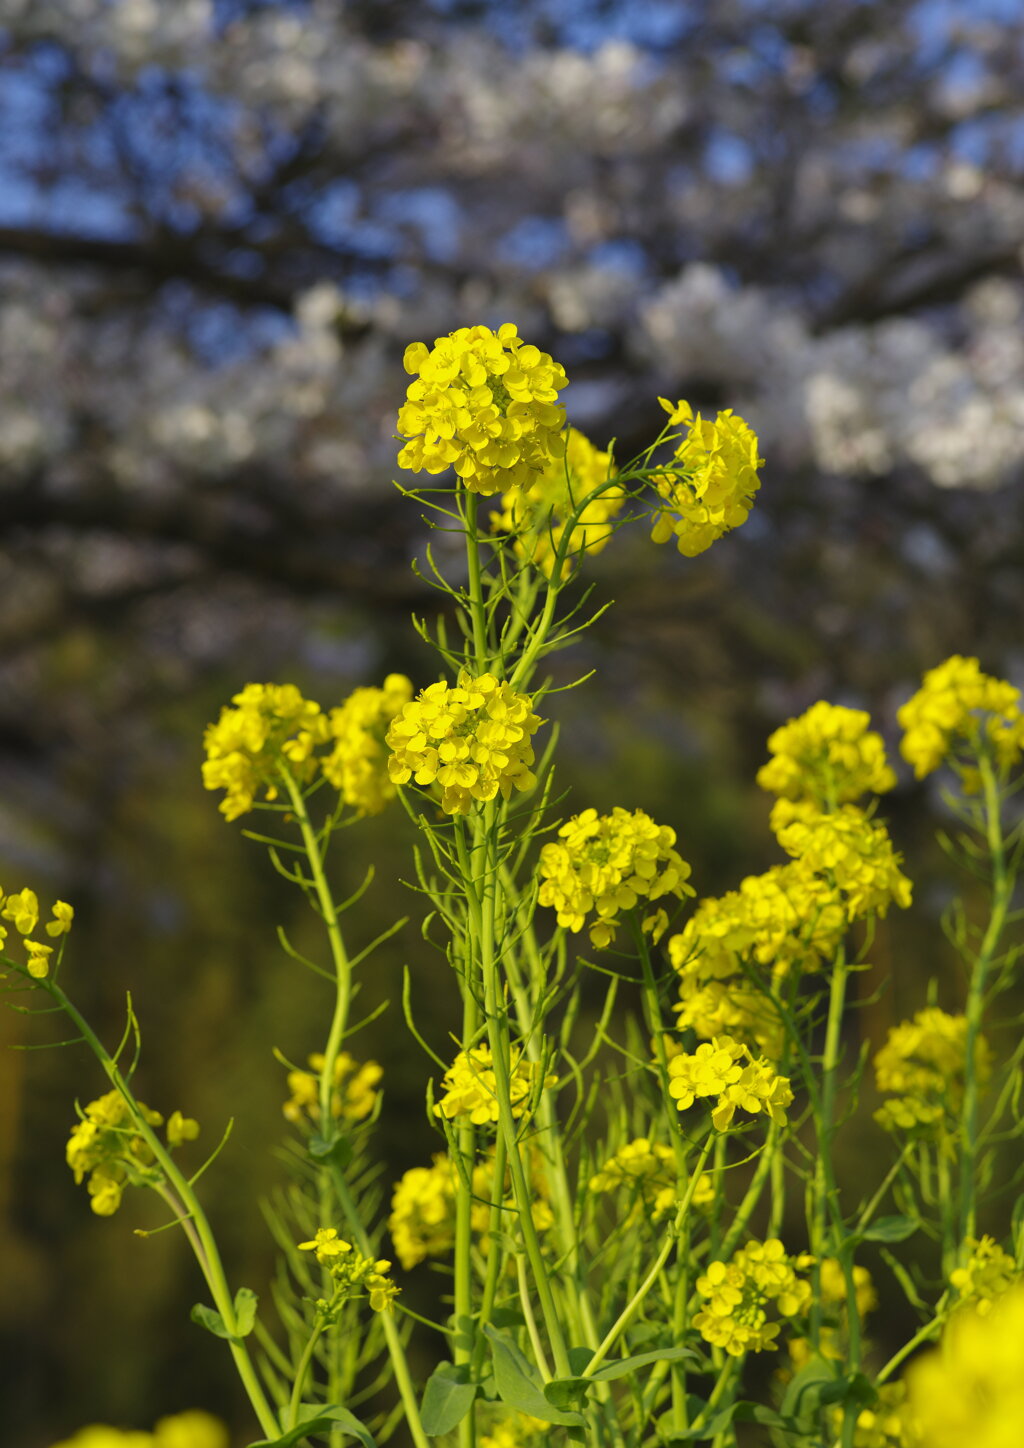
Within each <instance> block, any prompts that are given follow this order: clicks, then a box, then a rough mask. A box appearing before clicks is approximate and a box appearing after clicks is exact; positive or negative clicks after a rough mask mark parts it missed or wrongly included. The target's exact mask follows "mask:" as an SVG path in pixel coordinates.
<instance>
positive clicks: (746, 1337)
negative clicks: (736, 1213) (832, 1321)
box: [693, 1237, 811, 1357]
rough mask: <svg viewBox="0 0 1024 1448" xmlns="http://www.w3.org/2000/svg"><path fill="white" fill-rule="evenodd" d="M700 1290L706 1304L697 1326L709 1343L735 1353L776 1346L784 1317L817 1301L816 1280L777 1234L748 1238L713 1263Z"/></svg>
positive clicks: (710, 1264)
mask: <svg viewBox="0 0 1024 1448" xmlns="http://www.w3.org/2000/svg"><path fill="white" fill-rule="evenodd" d="M697 1291H698V1292H699V1293H700V1295H701V1296H702V1297H703V1298H705V1299H706V1305H705V1306H704V1307H702V1309H701V1311H700V1312H698V1313H697V1314H696V1316H695V1317H694V1319H693V1325H694V1327H696V1328H697V1329H698V1330H699V1332H700V1334H701V1336H702V1337H703V1338H704V1340H705V1342H709V1343H711V1344H712V1345H713V1346H715V1347H721V1348H724V1349H725V1351H726V1352H727V1353H729V1354H730V1355H731V1356H732V1357H742V1356H743V1355H744V1353H747V1352H764V1351H765V1350H770V1351H774V1350H775V1348H776V1347H777V1346H778V1344H777V1343H776V1341H775V1339H776V1338H777V1337H778V1335H779V1329H780V1326H781V1324H780V1323H779V1322H777V1321H769V1316H768V1314H769V1312H774V1313H776V1314H777V1315H778V1316H779V1317H781V1318H786V1317H790V1318H792V1317H798V1316H800V1314H801V1313H803V1312H806V1310H807V1308H808V1307H809V1306H810V1301H811V1284H810V1283H809V1282H808V1281H807V1279H806V1278H803V1277H800V1276H798V1275H797V1272H796V1271H795V1270H794V1265H793V1261H792V1259H791V1258H789V1257H787V1255H786V1249H785V1247H784V1246H783V1245H782V1243H781V1242H780V1241H779V1239H778V1238H777V1237H771V1238H769V1239H768V1241H766V1242H748V1243H747V1245H746V1247H743V1248H741V1249H740V1251H738V1252H736V1253H735V1255H734V1256H733V1257H732V1258H731V1259H730V1261H728V1262H710V1263H709V1264H708V1270H707V1272H706V1273H705V1274H704V1276H703V1277H698V1279H697Z"/></svg>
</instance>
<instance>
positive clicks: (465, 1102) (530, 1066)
mask: <svg viewBox="0 0 1024 1448" xmlns="http://www.w3.org/2000/svg"><path fill="white" fill-rule="evenodd" d="M509 1065H510V1069H509V1083H508V1089H509V1098H510V1100H511V1103H512V1115H513V1116H515V1117H521V1116H523V1115H524V1114H525V1112H526V1110H527V1108H528V1106H529V1098H530V1097H531V1096H533V1095H534V1093H535V1092H536V1091H537V1090H538V1089H539V1087H540V1086H553V1085H554V1084H555V1081H556V1080H557V1077H555V1076H545V1077H544V1078H543V1080H541V1079H540V1067H539V1066H538V1065H536V1064H535V1063H534V1062H533V1061H527V1060H526V1059H525V1058H524V1057H523V1055H522V1052H521V1051H520V1050H519V1049H518V1048H516V1047H513V1048H512V1059H511V1061H510V1063H509ZM441 1084H442V1085H443V1087H444V1095H443V1096H442V1097H441V1100H440V1101H439V1102H438V1103H437V1105H436V1106H435V1107H434V1114H435V1115H436V1116H445V1117H447V1118H448V1120H449V1121H451V1120H454V1119H455V1118H456V1117H459V1116H468V1117H469V1119H470V1121H471V1122H472V1123H473V1125H474V1126H488V1125H490V1126H494V1125H496V1124H497V1121H498V1084H497V1078H496V1077H495V1074H494V1058H493V1057H492V1055H491V1048H490V1046H473V1047H472V1049H471V1050H469V1051H460V1052H459V1054H458V1055H457V1056H456V1057H455V1060H454V1061H453V1062H452V1064H451V1065H450V1066H449V1067H448V1070H447V1071H446V1072H445V1073H444V1080H443V1082H442V1083H441Z"/></svg>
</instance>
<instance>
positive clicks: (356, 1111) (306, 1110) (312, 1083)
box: [282, 1051, 384, 1122]
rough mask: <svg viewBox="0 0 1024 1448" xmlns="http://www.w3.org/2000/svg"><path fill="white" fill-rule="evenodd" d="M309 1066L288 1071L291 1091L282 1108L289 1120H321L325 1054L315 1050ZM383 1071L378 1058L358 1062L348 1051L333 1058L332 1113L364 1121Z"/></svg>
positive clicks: (374, 1097) (338, 1118)
mask: <svg viewBox="0 0 1024 1448" xmlns="http://www.w3.org/2000/svg"><path fill="white" fill-rule="evenodd" d="M309 1066H310V1070H308V1071H289V1072H288V1090H289V1091H290V1092H291V1093H292V1094H291V1096H290V1097H289V1098H288V1100H287V1101H286V1102H285V1103H284V1106H283V1108H282V1109H283V1111H284V1114H285V1116H286V1117H287V1119H288V1120H289V1121H296V1122H298V1121H302V1120H303V1119H308V1120H310V1121H319V1120H320V1072H321V1071H322V1070H323V1069H324V1057H323V1056H322V1055H321V1054H320V1053H319V1052H316V1053H315V1054H314V1055H312V1056H310V1057H309ZM383 1075H384V1070H383V1067H381V1066H379V1065H378V1064H377V1062H376V1061H364V1063H363V1064H362V1065H360V1064H359V1062H358V1061H356V1060H355V1059H354V1058H353V1057H352V1056H350V1055H349V1054H348V1052H347V1051H340V1052H339V1053H338V1055H337V1056H336V1057H335V1059H334V1084H333V1089H332V1091H331V1115H332V1116H333V1117H334V1118H335V1119H336V1120H339V1121H365V1120H366V1118H367V1117H368V1116H369V1114H370V1112H371V1111H372V1110H373V1108H374V1106H375V1104H376V1101H377V1086H378V1085H379V1083H380V1080H381V1078H382V1077H383Z"/></svg>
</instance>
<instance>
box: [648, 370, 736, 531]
mask: <svg viewBox="0 0 1024 1448" xmlns="http://www.w3.org/2000/svg"><path fill="white" fill-rule="evenodd" d="M658 401H659V402H660V403H661V405H662V407H663V408H664V409H665V411H666V412H667V413H668V414H669V420H670V422H671V423H672V424H673V425H676V424H679V425H681V426H684V427H686V428H687V429H688V431H687V434H686V436H685V437H684V438H683V439H682V440H681V441H680V442H678V443H677V444H676V451H675V458H674V460H673V465H672V468H671V470H668V471H666V472H663V473H661V474H660V475H659V476H658V477H656V478H655V479H654V484H655V487H656V488H657V490H658V493H659V495H660V496H661V499H662V506H661V507H660V509H659V511H658V512H657V514H656V516H655V521H654V530H653V532H652V534H651V537H652V538H653V539H654V541H655V543H665V542H667V541H668V539H669V538H672V537H675V539H676V546H677V547H678V549H679V551H680V553H682V554H684V555H685V556H686V557H687V558H695V557H696V555H697V554H698V553H703V552H704V551H705V549H707V548H710V547H711V545H712V543H714V542H715V541H716V539H718V538H721V536H722V534H723V533H728V532H729V531H730V529H732V528H738V527H739V526H740V524H741V523H745V522H746V519H747V514H748V513H749V512H750V509H751V507H752V506H753V502H754V494H755V493H756V492H757V490H758V488H759V487H760V486H761V485H760V482H759V481H758V477H757V470H758V468H760V467H762V466H763V465H764V458H761V457H758V455H757V437H756V436H755V434H754V433H753V431H752V430H751V429H750V428H749V427H748V426H747V424H746V423H745V422H744V421H743V419H742V418H741V417H735V416H734V415H733V412H732V409H731V408H730V409H729V410H727V411H726V412H720V413H719V414H718V416H717V417H716V418H715V420H714V422H710V421H708V420H706V419H704V418H702V417H701V415H700V413H699V412H698V413H697V415H696V417H694V415H693V409H692V408H691V407H690V405H689V403H687V402H677V403H676V404H675V405H674V406H673V404H672V403H671V402H669V401H668V400H667V399H666V398H664V397H661V398H659V399H658Z"/></svg>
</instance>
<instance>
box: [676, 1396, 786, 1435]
mask: <svg viewBox="0 0 1024 1448" xmlns="http://www.w3.org/2000/svg"><path fill="white" fill-rule="evenodd" d="M706 1406H707V1404H706V1403H705V1402H704V1400H703V1399H702V1398H697V1397H694V1396H692V1395H688V1396H687V1399H686V1411H687V1415H688V1416H689V1418H690V1419H691V1420H695V1419H696V1418H697V1417H698V1416H699V1414H700V1412H701V1411H702V1409H704V1408H705V1407H706ZM733 1423H760V1424H762V1426H763V1427H766V1428H786V1427H788V1426H789V1425H788V1424H787V1423H786V1421H785V1419H784V1418H780V1417H779V1415H778V1413H774V1412H773V1411H772V1410H771V1408H766V1407H764V1405H763V1404H761V1403H748V1402H744V1401H742V1400H741V1401H740V1402H737V1403H730V1404H729V1405H728V1407H725V1408H719V1410H718V1412H717V1413H713V1414H712V1415H711V1417H710V1418H708V1419H706V1420H705V1421H703V1422H702V1423H701V1425H700V1427H699V1428H688V1429H686V1430H685V1431H684V1432H682V1433H679V1432H676V1431H674V1430H673V1429H672V1428H671V1427H670V1426H669V1424H668V1423H667V1422H666V1419H665V1418H663V1419H662V1420H661V1425H660V1426H661V1427H662V1428H663V1431H664V1433H665V1437H666V1439H667V1441H668V1443H669V1444H672V1443H695V1442H701V1443H703V1442H706V1441H707V1440H708V1439H710V1438H716V1437H717V1436H718V1434H719V1433H724V1432H725V1431H726V1429H727V1428H730V1427H731V1426H732V1424H733Z"/></svg>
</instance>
